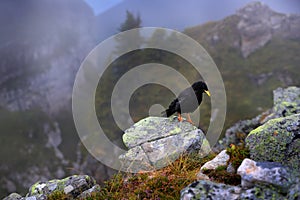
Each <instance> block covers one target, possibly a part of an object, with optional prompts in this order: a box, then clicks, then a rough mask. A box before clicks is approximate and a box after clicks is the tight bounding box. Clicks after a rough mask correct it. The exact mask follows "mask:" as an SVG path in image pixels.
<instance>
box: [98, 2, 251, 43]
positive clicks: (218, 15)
mask: <svg viewBox="0 0 300 200" xmlns="http://www.w3.org/2000/svg"><path fill="white" fill-rule="evenodd" d="M247 2H250V0H247V1H239V0H233V1H230V5H229V4H228V6H224V4H220V3H219V1H218V0H213V1H198V0H189V1H188V2H187V1H185V0H178V1H176V3H175V2H174V1H172V0H164V1H161V0H152V1H140V0H124V1H122V2H121V3H119V4H117V5H116V6H114V7H112V8H111V9H109V10H107V11H105V12H103V13H101V14H99V15H98V16H97V27H98V35H99V36H100V38H99V39H100V40H103V39H106V37H109V36H111V35H113V34H115V33H117V29H118V27H119V24H121V23H122V22H123V20H124V18H125V13H126V10H128V11H130V12H133V13H134V14H138V13H139V14H140V15H141V18H142V26H144V27H146V26H151V27H165V28H171V29H175V30H179V31H182V30H183V29H184V28H186V27H191V26H194V25H197V24H201V23H204V22H206V21H210V20H220V19H222V18H224V17H226V16H228V15H231V14H233V13H234V12H235V11H236V9H238V8H240V7H243V6H244V5H246V3H247ZM228 3H229V2H228ZM225 4H226V3H225Z"/></svg>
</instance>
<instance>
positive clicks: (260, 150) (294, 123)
mask: <svg viewBox="0 0 300 200" xmlns="http://www.w3.org/2000/svg"><path fill="white" fill-rule="evenodd" d="M246 146H247V147H249V150H250V157H251V159H253V160H257V161H274V162H279V163H281V164H283V165H287V166H290V167H292V168H295V169H298V170H300V114H296V115H291V116H289V117H281V118H276V119H272V120H269V121H268V122H267V123H265V124H264V125H262V126H260V127H258V128H256V129H255V130H253V131H251V132H250V134H249V135H248V136H247V138H246Z"/></svg>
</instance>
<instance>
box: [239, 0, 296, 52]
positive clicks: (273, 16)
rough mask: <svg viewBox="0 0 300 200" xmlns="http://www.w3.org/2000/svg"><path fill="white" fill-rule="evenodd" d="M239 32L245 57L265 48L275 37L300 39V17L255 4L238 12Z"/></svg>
mask: <svg viewBox="0 0 300 200" xmlns="http://www.w3.org/2000/svg"><path fill="white" fill-rule="evenodd" d="M236 15H237V16H238V17H239V22H238V24H237V30H238V31H239V32H240V48H241V51H242V53H243V56H244V57H247V56H249V55H250V54H251V53H253V52H254V51H255V50H257V49H258V48H261V47H263V46H264V45H265V44H266V43H267V42H269V41H270V40H271V39H272V38H273V37H275V36H277V37H284V38H289V39H295V38H299V37H300V17H299V16H296V15H284V14H280V13H276V12H274V11H272V10H271V9H270V8H269V7H268V6H266V5H263V4H261V3H259V2H254V3H251V4H249V5H248V6H246V7H244V8H242V9H240V10H238V11H237V13H236Z"/></svg>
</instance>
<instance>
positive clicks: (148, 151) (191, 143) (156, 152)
mask: <svg viewBox="0 0 300 200" xmlns="http://www.w3.org/2000/svg"><path fill="white" fill-rule="evenodd" d="M123 141H124V144H125V145H126V146H127V147H128V148H129V150H128V151H127V152H126V153H125V154H122V155H121V156H120V157H119V158H120V160H121V162H122V165H123V169H124V170H126V171H131V172H139V171H151V170H154V169H159V168H162V167H164V166H167V165H168V164H170V163H171V162H173V161H175V160H176V159H177V158H179V156H180V155H182V154H183V153H186V152H192V151H199V153H200V154H203V155H206V154H207V153H208V152H209V151H210V147H209V143H208V141H207V140H206V138H205V136H204V134H203V132H202V131H201V130H200V129H197V128H196V127H195V126H193V125H191V124H190V123H188V122H185V121H184V122H178V120H177V119H176V118H162V117H148V118H145V119H142V120H141V121H139V122H137V123H136V124H134V125H133V126H132V127H130V128H129V129H127V130H126V131H125V133H124V135H123Z"/></svg>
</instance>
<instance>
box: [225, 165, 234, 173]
mask: <svg viewBox="0 0 300 200" xmlns="http://www.w3.org/2000/svg"><path fill="white" fill-rule="evenodd" d="M226 171H227V172H228V173H230V174H235V173H236V170H235V168H234V167H233V165H232V163H229V164H228V166H227V168H226Z"/></svg>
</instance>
